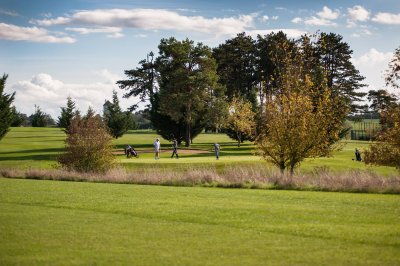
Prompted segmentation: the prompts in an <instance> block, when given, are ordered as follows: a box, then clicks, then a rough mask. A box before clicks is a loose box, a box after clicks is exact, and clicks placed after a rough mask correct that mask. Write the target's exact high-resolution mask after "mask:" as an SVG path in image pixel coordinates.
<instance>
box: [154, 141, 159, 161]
mask: <svg viewBox="0 0 400 266" xmlns="http://www.w3.org/2000/svg"><path fill="white" fill-rule="evenodd" d="M160 148H161V144H160V139H159V138H157V139H156V141H154V151H155V153H156V155H155V159H156V160H158V159H160Z"/></svg>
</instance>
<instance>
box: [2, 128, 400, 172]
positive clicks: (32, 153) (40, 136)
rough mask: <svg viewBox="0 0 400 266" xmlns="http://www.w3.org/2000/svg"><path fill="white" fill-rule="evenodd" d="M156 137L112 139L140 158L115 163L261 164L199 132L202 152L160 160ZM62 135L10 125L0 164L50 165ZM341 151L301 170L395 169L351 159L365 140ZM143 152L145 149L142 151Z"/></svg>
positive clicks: (219, 137) (250, 151)
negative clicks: (215, 147)
mask: <svg viewBox="0 0 400 266" xmlns="http://www.w3.org/2000/svg"><path fill="white" fill-rule="evenodd" d="M157 137H158V136H157V135H156V134H155V132H153V131H129V132H128V133H127V134H125V135H124V136H123V137H122V138H119V139H117V140H115V141H114V144H115V147H116V151H122V149H123V147H124V146H125V145H126V144H130V145H132V146H133V147H135V148H136V149H137V150H138V151H139V154H140V158H139V159H136V158H131V159H127V158H125V156H123V155H122V154H121V155H118V156H117V160H118V162H119V163H120V164H121V165H123V166H124V167H126V168H128V169H132V170H134V169H138V168H156V167H163V168H164V167H168V168H175V169H179V168H180V167H184V166H185V165H190V167H196V166H199V167H204V166H206V167H216V168H224V167H225V166H227V165H238V164H245V165H246V164H263V163H264V162H263V161H262V160H261V159H260V157H258V156H256V155H254V151H255V150H254V145H253V144H252V143H250V142H245V143H244V144H243V145H242V146H241V147H240V148H238V147H237V146H236V143H235V142H234V141H232V140H231V139H229V138H228V137H227V136H226V135H224V134H201V135H199V136H198V137H197V138H195V139H194V144H193V145H192V148H194V149H201V150H203V151H205V153H201V154H191V155H189V154H181V158H180V159H179V160H176V159H171V158H170V151H165V152H163V153H162V154H161V159H160V160H158V161H155V160H154V154H153V153H152V152H151V151H152V150H153V146H152V143H153V141H154V140H155V138H157ZM64 139H65V134H64V133H63V132H62V130H60V129H58V128H29V127H27V128H12V129H11V131H10V132H9V133H8V134H7V135H6V137H5V138H4V139H2V140H1V141H0V167H4V168H20V169H21V168H22V169H24V168H52V167H54V165H55V164H56V158H57V155H58V154H60V153H61V152H62V151H63V147H64ZM213 142H218V143H220V144H221V159H220V160H219V161H216V159H215V156H214V154H213V152H212V151H211V148H212V143H213ZM344 143H345V145H344V147H343V149H342V150H341V151H338V152H335V153H334V154H333V157H330V158H318V159H307V160H306V161H305V162H304V163H303V164H302V165H301V167H300V171H312V170H313V169H315V168H316V167H324V168H328V169H330V170H331V171H334V172H335V171H337V172H340V171H349V170H369V171H375V172H377V173H379V174H383V175H395V174H398V172H397V171H396V170H395V169H394V168H390V167H367V166H365V164H364V163H360V162H356V161H352V158H354V150H355V148H359V149H360V150H363V149H365V148H367V146H368V142H365V141H345V142H344ZM161 147H162V149H163V150H166V149H170V148H171V143H170V142H168V141H166V140H163V139H161ZM143 151H148V153H145V152H143Z"/></svg>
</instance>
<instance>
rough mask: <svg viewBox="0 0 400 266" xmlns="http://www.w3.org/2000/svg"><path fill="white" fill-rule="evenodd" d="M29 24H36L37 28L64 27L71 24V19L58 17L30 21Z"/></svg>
mask: <svg viewBox="0 0 400 266" xmlns="http://www.w3.org/2000/svg"><path fill="white" fill-rule="evenodd" d="M50 15H51V14H50ZM30 22H31V23H32V24H38V25H39V26H46V27H48V26H53V25H66V24H68V23H70V22H71V19H70V18H65V17H58V18H46V19H42V20H31V21H30Z"/></svg>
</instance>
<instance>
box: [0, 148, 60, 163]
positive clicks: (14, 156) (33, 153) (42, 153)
mask: <svg viewBox="0 0 400 266" xmlns="http://www.w3.org/2000/svg"><path fill="white" fill-rule="evenodd" d="M63 150H64V149H63V148H49V149H37V150H20V151H12V152H0V161H19V160H21V161H24V160H33V161H52V160H56V159H57V156H58V155H59V154H60V153H61V152H63ZM7 155H10V156H7Z"/></svg>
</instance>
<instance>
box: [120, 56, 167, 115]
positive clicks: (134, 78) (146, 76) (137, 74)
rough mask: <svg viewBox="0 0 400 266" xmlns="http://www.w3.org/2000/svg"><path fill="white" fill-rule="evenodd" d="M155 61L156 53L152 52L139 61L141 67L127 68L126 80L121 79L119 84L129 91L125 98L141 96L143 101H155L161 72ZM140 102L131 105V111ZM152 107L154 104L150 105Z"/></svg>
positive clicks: (121, 87)
mask: <svg viewBox="0 0 400 266" xmlns="http://www.w3.org/2000/svg"><path fill="white" fill-rule="evenodd" d="M156 67H157V66H156V64H155V62H154V54H153V52H150V53H149V54H148V55H147V58H146V59H143V60H141V61H140V62H139V67H137V68H136V69H131V70H125V75H126V76H127V77H128V79H126V80H119V81H117V84H118V86H119V88H120V89H122V90H125V91H127V92H126V93H125V94H124V96H123V97H124V98H129V97H136V96H139V98H140V101H141V102H146V101H150V105H152V103H153V99H154V96H155V94H156V93H157V92H158V90H157V78H158V75H159V73H158V72H157V69H156ZM137 107H138V103H136V104H133V105H132V106H131V107H130V111H133V110H135V109H136V108H137ZM150 108H152V106H150Z"/></svg>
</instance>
